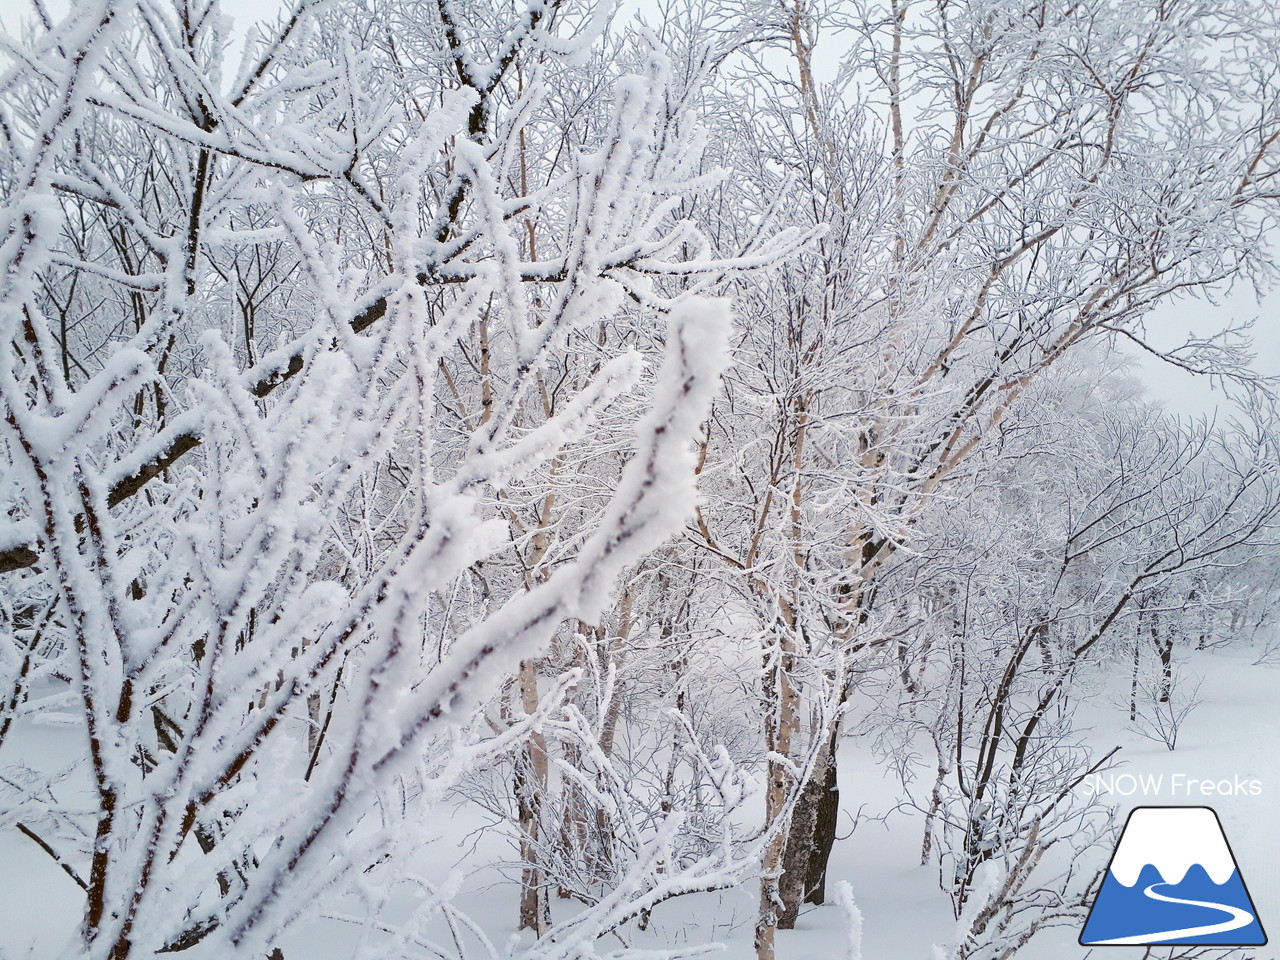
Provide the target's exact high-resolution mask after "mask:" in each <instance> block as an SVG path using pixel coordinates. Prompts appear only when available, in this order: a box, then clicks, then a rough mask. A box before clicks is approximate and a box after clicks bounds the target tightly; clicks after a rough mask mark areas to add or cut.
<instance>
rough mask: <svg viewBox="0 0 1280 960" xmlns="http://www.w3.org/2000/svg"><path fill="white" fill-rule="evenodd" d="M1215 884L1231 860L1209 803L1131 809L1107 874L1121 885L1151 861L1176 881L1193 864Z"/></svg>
mask: <svg viewBox="0 0 1280 960" xmlns="http://www.w3.org/2000/svg"><path fill="white" fill-rule="evenodd" d="M1197 863H1198V864H1200V866H1202V867H1204V869H1205V871H1206V872H1207V873H1208V874H1209V878H1210V879H1211V880H1212V881H1213V882H1214V883H1226V882H1227V881H1228V880H1230V879H1231V874H1233V873H1235V869H1236V867H1235V861H1234V860H1232V858H1231V849H1230V848H1229V847H1228V846H1227V840H1226V837H1224V836H1223V835H1222V828H1221V827H1220V826H1218V818H1217V817H1216V816H1214V814H1213V811H1212V810H1211V809H1209V808H1208V807H1142V808H1140V809H1137V810H1135V811H1133V814H1132V815H1131V816H1130V818H1129V823H1128V825H1127V826H1126V827H1125V831H1124V836H1123V837H1122V838H1121V840H1120V844H1119V846H1117V847H1116V857H1115V860H1113V861H1112V863H1111V874H1112V876H1114V877H1115V878H1116V879H1117V880H1118V881H1120V883H1122V884H1124V885H1125V886H1126V887H1132V886H1133V885H1134V884H1135V883H1137V882H1138V875H1139V874H1140V873H1142V868H1143V867H1145V866H1146V865H1147V864H1151V865H1152V866H1153V867H1155V868H1156V869H1157V870H1158V871H1160V877H1161V879H1163V880H1164V882H1165V883H1172V884H1179V883H1181V882H1182V879H1183V877H1185V876H1186V875H1187V871H1188V870H1190V869H1191V867H1192V865H1193V864H1197Z"/></svg>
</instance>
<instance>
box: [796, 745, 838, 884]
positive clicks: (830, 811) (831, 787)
mask: <svg viewBox="0 0 1280 960" xmlns="http://www.w3.org/2000/svg"><path fill="white" fill-rule="evenodd" d="M839 747H840V726H839V724H836V728H835V729H834V730H832V731H831V742H830V743H829V744H827V750H826V761H827V762H826V764H825V770H822V769H819V770H815V771H814V775H813V778H814V780H815V781H817V780H818V777H819V775H820V774H823V776H822V780H821V783H822V789H821V791H820V792H819V794H818V810H817V815H816V816H815V818H814V823H813V845H812V847H811V851H812V855H811V857H810V859H809V874H808V876H807V877H806V878H805V887H806V889H807V892H806V894H805V898H804V899H805V902H806V903H817V904H822V903H826V902H827V866H828V864H829V863H830V861H831V851H832V850H833V849H835V845H836V823H837V819H838V817H839V816H840V785H839V783H838V778H837V773H838V766H837V764H838V762H839V758H840V753H839Z"/></svg>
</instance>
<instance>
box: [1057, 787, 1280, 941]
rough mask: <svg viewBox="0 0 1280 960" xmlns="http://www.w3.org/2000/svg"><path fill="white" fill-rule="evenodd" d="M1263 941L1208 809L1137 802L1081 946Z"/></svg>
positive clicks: (1218, 826) (1249, 901) (1255, 914)
mask: <svg viewBox="0 0 1280 960" xmlns="http://www.w3.org/2000/svg"><path fill="white" fill-rule="evenodd" d="M1266 942H1267V935H1266V933H1265V932H1263V929H1262V923H1261V922H1260V921H1259V920H1258V912H1257V910H1256V909H1255V907H1254V905H1253V900H1252V899H1251V898H1250V896H1249V891H1248V890H1247V889H1246V888H1245V885H1244V880H1243V879H1242V878H1241V876H1240V869H1239V867H1238V866H1237V865H1236V859H1235V856H1234V855H1233V854H1232V852H1231V847H1230V845H1228V843H1227V837H1226V834H1224V833H1223V832H1222V824H1221V823H1220V822H1219V821H1218V815H1217V814H1216V813H1214V811H1213V810H1212V809H1211V808H1209V807H1137V808H1135V809H1134V811H1133V812H1132V813H1130V814H1129V819H1128V821H1127V822H1126V823H1125V825H1124V831H1123V832H1122V833H1121V834H1120V842H1119V843H1117V844H1116V852H1115V854H1114V855H1113V856H1112V857H1111V864H1110V865H1109V866H1108V867H1107V873H1106V876H1105V877H1104V878H1103V881H1102V888H1101V889H1100V890H1099V891H1098V896H1097V899H1096V900H1094V902H1093V909H1091V910H1090V911H1089V918H1088V920H1086V921H1085V924H1084V930H1083V931H1082V932H1081V933H1080V944H1081V946H1086V947H1102V946H1168V945H1178V946H1180V945H1183V944H1198V945H1203V946H1216V947H1254V946H1261V945H1262V944H1265V943H1266Z"/></svg>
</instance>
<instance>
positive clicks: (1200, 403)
mask: <svg viewBox="0 0 1280 960" xmlns="http://www.w3.org/2000/svg"><path fill="white" fill-rule="evenodd" d="M46 2H47V4H48V6H49V9H50V10H51V11H52V12H53V13H54V15H55V16H60V15H65V13H66V11H67V10H68V9H69V7H70V2H69V0H46ZM643 3H644V0H626V6H630V7H634V6H637V5H643ZM287 5H288V4H287V3H286V2H285V0H223V2H222V9H223V12H224V13H226V14H227V15H228V16H230V17H231V18H232V20H233V22H234V27H235V34H236V39H235V41H234V42H233V44H232V48H231V51H230V53H231V55H232V57H233V58H236V59H237V60H238V59H239V56H240V54H241V51H242V49H243V47H242V44H243V37H244V32H245V31H246V30H247V29H248V28H249V26H251V25H252V24H254V23H256V22H260V21H264V20H267V21H269V20H273V19H275V17H276V16H278V15H279V13H280V12H281V11H283V10H284V9H285V8H286V6H287ZM30 9H31V7H30V4H29V3H28V2H27V0H0V24H2V25H3V27H4V28H5V29H6V30H12V29H14V28H16V26H17V25H18V23H19V22H20V20H21V19H22V17H23V16H25V15H26V14H27V12H28V11H29V10H30ZM822 52H826V53H828V54H829V55H830V54H831V53H838V51H822ZM823 59H826V58H823ZM832 59H833V61H834V58H832ZM1277 248H1278V249H1277V253H1278V254H1280V244H1277ZM1214 300H1215V301H1216V302H1212V303H1211V302H1209V300H1207V299H1205V298H1186V299H1184V300H1182V301H1181V302H1178V303H1172V304H1167V305H1165V306H1163V307H1161V308H1160V309H1158V310H1157V311H1155V312H1154V313H1153V314H1152V316H1150V317H1149V318H1148V320H1147V334H1148V338H1149V342H1150V343H1151V344H1152V345H1153V346H1156V347H1159V348H1166V349H1167V348H1171V347H1174V346H1176V345H1178V344H1180V343H1181V342H1183V340H1184V339H1185V338H1186V336H1187V335H1188V334H1191V335H1194V336H1197V337H1209V336H1212V335H1213V334H1214V333H1216V332H1217V331H1219V330H1222V329H1223V328H1225V327H1227V326H1230V325H1232V324H1236V323H1238V322H1240V321H1243V320H1256V321H1257V322H1256V324H1255V326H1254V329H1253V337H1254V349H1255V351H1256V353H1257V360H1256V362H1255V364H1254V366H1255V369H1256V370H1257V371H1258V372H1259V373H1262V374H1266V375H1272V376H1280V293H1273V294H1270V295H1268V296H1265V297H1264V298H1263V300H1262V302H1261V303H1259V301H1258V300H1257V298H1256V297H1255V296H1254V293H1253V290H1252V288H1251V287H1249V286H1248V285H1245V284H1241V285H1239V287H1238V289H1236V290H1233V291H1230V292H1227V291H1223V292H1220V293H1219V295H1217V296H1215V297H1214ZM1126 349H1127V351H1128V352H1129V353H1131V354H1132V355H1133V356H1134V357H1135V359H1136V361H1137V363H1138V372H1139V375H1140V376H1141V378H1142V380H1143V381H1144V382H1145V383H1146V384H1147V387H1148V389H1149V390H1150V392H1151V396H1152V397H1153V398H1155V399H1159V400H1161V401H1162V402H1163V403H1164V404H1165V405H1166V406H1167V407H1169V408H1170V409H1171V410H1173V411H1176V412H1178V413H1185V414H1199V413H1209V412H1212V411H1213V410H1214V408H1215V407H1216V406H1217V405H1218V403H1219V402H1220V401H1221V400H1222V394H1221V393H1220V392H1218V391H1215V390H1214V388H1213V387H1212V386H1211V384H1210V383H1209V382H1208V380H1207V379H1206V378H1203V377H1194V376H1191V375H1190V374H1187V373H1184V372H1183V371H1181V370H1179V369H1177V368H1176V367H1174V366H1172V365H1170V364H1168V363H1165V362H1163V361H1161V360H1159V359H1157V358H1155V357H1152V356H1150V355H1149V354H1146V353H1144V352H1143V351H1142V350H1140V349H1138V348H1137V347H1132V346H1130V347H1127V348H1126Z"/></svg>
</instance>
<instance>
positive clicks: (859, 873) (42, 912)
mask: <svg viewBox="0 0 1280 960" xmlns="http://www.w3.org/2000/svg"><path fill="white" fill-rule="evenodd" d="M1256 658H1257V653H1256V651H1252V650H1246V649H1218V650H1211V651H1202V652H1190V653H1188V654H1187V655H1186V658H1185V659H1184V663H1183V665H1184V667H1185V669H1186V670H1187V671H1188V673H1189V674H1192V675H1202V676H1203V677H1204V680H1203V683H1202V685H1201V687H1200V696H1201V697H1202V698H1203V701H1204V702H1203V703H1201V704H1200V706H1199V707H1197V708H1196V710H1195V711H1194V712H1193V713H1192V714H1191V715H1190V717H1189V718H1188V719H1187V720H1186V722H1185V724H1184V726H1183V728H1182V730H1181V735H1180V737H1179V740H1178V746H1177V749H1176V750H1175V751H1172V752H1171V751H1169V750H1167V749H1166V748H1165V746H1164V745H1163V744H1160V743H1155V742H1152V741H1151V740H1147V739H1143V738H1142V737H1140V736H1138V735H1136V734H1135V733H1133V732H1132V731H1131V730H1129V729H1128V725H1127V722H1126V717H1125V714H1124V711H1123V709H1122V708H1121V707H1119V706H1116V705H1115V704H1116V701H1117V700H1118V699H1119V698H1118V697H1117V696H1113V695H1112V694H1115V693H1118V692H1119V689H1120V687H1121V686H1122V685H1123V684H1122V681H1123V679H1124V678H1117V679H1116V684H1115V687H1116V689H1115V690H1114V691H1106V692H1103V693H1100V694H1099V696H1098V697H1097V700H1096V702H1094V703H1093V704H1090V705H1089V707H1088V709H1087V710H1086V711H1084V712H1083V716H1082V719H1083V721H1084V722H1085V723H1087V725H1088V726H1089V727H1090V731H1089V737H1090V740H1091V742H1092V744H1093V745H1094V746H1095V747H1096V748H1097V749H1098V750H1099V751H1100V752H1105V750H1107V749H1110V748H1111V747H1113V746H1116V745H1119V746H1120V747H1121V751H1120V753H1119V754H1118V756H1117V760H1118V761H1119V763H1118V765H1117V766H1116V767H1115V768H1114V769H1113V770H1112V771H1111V773H1112V774H1113V775H1114V776H1115V777H1116V780H1115V783H1116V786H1117V788H1119V789H1121V790H1124V791H1130V790H1132V792H1131V793H1130V794H1129V795H1127V796H1121V795H1117V794H1110V795H1108V796H1107V800H1108V802H1110V803H1113V804H1114V806H1115V807H1116V808H1117V810H1118V812H1119V814H1120V820H1121V821H1122V820H1123V817H1124V815H1126V814H1127V812H1128V810H1129V809H1131V808H1132V807H1134V806H1138V805H1165V804H1173V805H1194V806H1200V805H1203V806H1211V807H1213V808H1214V809H1215V810H1216V811H1217V814H1218V816H1219V818H1220V819H1221V822H1222V825H1223V827H1224V828H1225V830H1226V833H1227V836H1228V839H1229V840H1230V843H1231V846H1232V848H1233V851H1234V853H1235V856H1236V859H1237V861H1238V863H1239V867H1240V870H1241V872H1242V874H1243V876H1244V879H1245V882H1246V884H1247V885H1248V888H1249V892H1250V894H1251V895H1252V897H1253V900H1254V904H1255V906H1256V907H1257V909H1258V913H1259V916H1260V919H1261V920H1262V923H1263V926H1264V928H1268V929H1269V931H1270V933H1271V935H1272V936H1273V937H1275V936H1276V935H1277V932H1280V856H1278V855H1277V853H1278V852H1280V804H1278V803H1277V798H1280V749H1277V743H1278V741H1280V709H1277V708H1278V706H1280V666H1277V665H1269V664H1261V665H1260V664H1257V663H1255V662H1254V661H1255V660H1256ZM73 746H74V745H73V744H72V743H70V742H69V739H68V736H67V734H66V733H65V732H64V730H63V729H62V728H59V727H56V726H41V727H31V728H29V730H28V732H27V734H26V735H25V736H24V738H23V743H22V745H21V753H22V754H23V759H24V760H26V761H27V762H31V763H36V762H38V763H40V764H41V765H44V766H48V767H53V766H56V765H58V764H60V763H62V762H64V761H65V760H66V759H69V755H68V750H70V749H72V748H73ZM10 759H12V757H11V758H10ZM840 770H841V784H840V788H841V797H842V802H843V804H844V811H843V813H842V818H841V831H840V832H841V837H842V839H841V840H840V841H839V842H838V843H837V845H836V848H835V852H834V854H833V858H832V872H831V875H830V886H829V891H830V893H831V894H832V895H831V896H830V897H829V902H828V903H827V904H826V905H824V906H822V907H807V908H806V909H805V911H804V912H803V913H802V915H801V918H800V922H799V925H798V927H797V929H796V930H794V931H784V932H782V933H780V934H779V940H778V956H779V960H843V956H844V953H843V951H844V937H845V932H844V928H843V925H842V913H841V910H840V907H839V906H838V905H837V903H836V898H835V896H834V887H835V884H836V883H837V882H838V881H841V880H845V881H847V882H848V883H849V884H850V886H851V888H852V890H853V895H854V898H855V900H856V903H857V905H858V907H859V909H860V911H861V913H862V916H863V952H862V955H863V958H864V960H907V958H913V960H914V958H919V960H933V957H934V950H933V948H934V945H935V944H942V943H946V942H948V941H949V940H950V939H951V937H952V935H953V928H954V921H953V920H952V918H951V913H950V908H949V904H948V901H947V898H946V896H945V894H944V893H943V892H942V891H941V890H940V889H939V887H938V883H937V866H936V865H930V866H925V867H922V866H919V864H918V857H919V850H920V840H921V829H922V825H923V822H922V817H921V815H920V814H919V813H913V812H909V811H906V810H902V809H896V808H898V807H899V806H900V788H899V785H898V782H897V779H896V776H895V775H894V773H893V772H892V771H891V770H889V769H887V768H885V767H884V766H883V765H880V764H878V763H877V761H876V758H875V757H874V755H873V753H872V751H871V750H870V748H869V745H868V743H866V742H865V740H864V739H863V738H861V737H858V736H851V737H848V738H846V740H845V742H844V753H843V755H842V762H841V765H840ZM1125 775H1132V777H1133V779H1132V780H1130V779H1129V778H1128V777H1126V776H1125ZM1193 780H1194V781H1200V782H1203V781H1211V782H1212V783H1213V791H1214V793H1213V795H1209V796H1206V795H1205V794H1204V793H1203V790H1202V787H1201V786H1200V783H1195V784H1191V785H1190V787H1188V784H1189V783H1190V781H1193ZM1221 781H1226V782H1227V783H1221ZM1251 781H1256V783H1257V787H1256V788H1255V787H1253V786H1252V785H1251V784H1250V782H1251ZM1238 782H1239V783H1244V784H1245V785H1246V786H1245V789H1243V790H1240V791H1237V789H1236V786H1237V783H1238ZM1228 784H1229V785H1230V788H1229V789H1228V790H1227V793H1228V795H1222V794H1221V793H1219V790H1220V789H1227V787H1228ZM1082 789H1083V788H1082ZM1255 791H1256V792H1255ZM855 812H860V813H861V814H862V818H861V819H860V821H859V823H858V826H857V828H856V829H855V830H852V832H851V831H850V827H851V826H852V824H853V814H854V813H855ZM479 824H480V819H479V818H478V817H476V816H474V815H468V813H467V811H465V810H461V811H459V815H458V817H457V819H456V820H454V821H453V822H452V823H450V824H449V825H448V827H447V829H448V831H449V834H448V835H447V837H446V838H445V840H444V841H443V842H442V843H440V844H439V845H437V847H436V849H437V851H438V852H439V856H440V859H439V861H438V862H436V863H434V864H432V865H430V867H429V868H430V869H431V870H432V872H433V873H434V874H436V879H439V880H444V878H445V877H446V876H447V875H448V873H449V872H450V870H451V869H452V867H453V865H454V863H455V862H456V861H457V859H459V858H460V856H461V851H459V852H458V855H457V857H455V856H450V855H448V853H447V851H449V850H450V849H451V848H453V849H457V847H456V846H455V844H456V845H461V846H463V847H465V848H466V849H467V850H468V851H472V850H474V847H473V845H474V844H479V850H480V852H481V853H483V854H486V855H488V856H490V857H493V858H500V857H502V856H504V850H505V847H504V843H505V841H503V840H502V839H501V838H499V837H496V836H492V835H487V836H486V835H484V834H483V833H481V834H480V835H478V836H477V834H476V830H477V829H478V827H479ZM0 865H3V869H0V904H2V905H3V907H2V908H0V917H2V920H0V960H27V958H30V960H43V958H45V957H49V956H52V955H54V954H55V952H57V950H58V948H59V946H60V945H61V944H62V943H65V938H66V937H67V936H68V934H69V933H71V932H72V931H73V930H74V927H75V924H76V921H77V909H78V892H77V891H76V890H75V888H74V887H73V885H72V884H71V882H70V881H69V880H68V878H67V877H66V876H65V875H64V874H63V873H62V872H61V871H60V870H59V869H58V867H57V866H56V865H54V864H53V863H52V861H51V860H49V859H48V858H47V857H45V856H44V855H43V854H42V853H41V852H40V851H39V850H38V849H37V848H36V846H35V845H34V844H33V843H32V842H31V841H30V840H28V839H26V838H25V837H23V836H21V835H20V834H19V833H18V832H17V831H16V830H14V829H5V830H0ZM1098 865H1099V866H1101V865H1102V864H1101V863H1100V864H1098ZM496 879H497V877H496V876H495V874H494V873H493V872H492V871H486V872H484V873H481V874H477V875H474V876H471V877H470V878H467V879H464V881H463V883H462V886H461V893H460V896H459V899H458V902H457V906H458V907H459V908H461V909H462V910H463V911H464V912H465V913H467V914H469V915H470V916H471V917H472V918H473V919H475V920H476V921H477V923H478V924H479V925H480V926H481V928H482V929H483V930H484V932H485V933H486V934H487V935H488V936H489V938H490V939H491V940H492V941H494V942H495V943H497V944H502V943H503V942H505V941H506V940H507V939H508V938H509V937H510V936H512V934H513V932H514V926H515V924H514V920H515V903H514V889H513V887H512V886H511V885H504V884H496V883H495V882H494V881H495V880H496ZM755 901H756V891H755V889H754V886H753V885H749V886H747V887H744V888H743V889H740V890H733V891H726V892H723V893H717V894H699V895H695V896H690V897H685V898H683V899H679V900H675V901H671V902H668V903H666V904H663V905H662V906H660V907H659V908H658V909H657V910H656V911H655V912H654V914H653V917H652V920H651V924H650V926H649V929H648V931H647V932H645V933H643V934H638V935H637V939H636V944H637V945H640V944H652V945H655V946H656V945H659V944H663V945H676V944H690V945H693V944H700V943H706V942H708V941H720V942H721V943H723V944H725V946H726V951H725V952H724V953H723V954H721V956H724V957H726V958H732V960H747V958H749V957H752V956H753V955H754V951H753V950H752V945H751V938H752V922H753V913H754V907H755ZM1078 933H1079V930H1078V929H1076V928H1074V927H1063V928H1058V929H1053V930H1049V931H1046V932H1043V933H1041V934H1040V935H1039V936H1038V937H1037V938H1036V939H1035V940H1034V941H1033V942H1032V944H1031V945H1029V946H1028V947H1027V948H1026V949H1025V950H1024V951H1023V952H1022V953H1021V954H1020V955H1019V956H1023V957H1026V958H1028V960H1084V958H1086V957H1090V956H1093V957H1095V958H1099V957H1103V956H1107V955H1108V954H1107V953H1106V951H1105V950H1103V949H1095V950H1094V951H1092V952H1091V951H1090V950H1088V949H1086V948H1083V947H1080V946H1079V945H1078V944H1077V942H1076V938H1077V936H1078ZM354 942H355V940H354V932H353V931H351V930H350V928H347V929H346V930H344V927H343V925H342V924H341V923H338V922H336V921H331V922H328V923H322V924H318V925H314V926H309V927H307V928H306V929H302V930H299V931H297V933H296V934H295V935H294V936H293V937H292V938H291V942H290V943H289V944H287V945H286V946H287V948H288V949H286V954H285V955H286V957H289V958H290V960H292V958H293V957H307V958H308V960H326V958H333V960H339V958H346V957H349V956H351V953H350V951H351V949H352V947H353V945H354ZM619 945H620V944H619ZM1116 956H1120V957H1123V956H1126V955H1125V954H1116ZM1133 956H1135V957H1137V956H1141V954H1140V953H1139V952H1138V949H1137V948H1135V950H1134V951H1133ZM1229 956H1230V957H1232V958H1237V960H1244V958H1253V960H1275V958H1276V957H1277V956H1280V951H1277V950H1276V949H1275V948H1274V947H1264V948H1261V949H1241V950H1237V951H1233V952H1232V953H1231V954H1230V955H1229Z"/></svg>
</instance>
